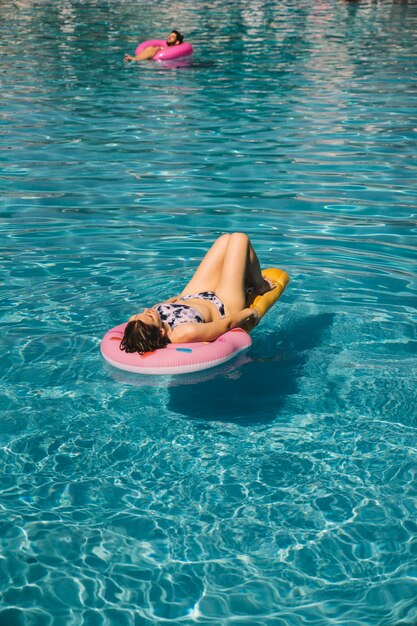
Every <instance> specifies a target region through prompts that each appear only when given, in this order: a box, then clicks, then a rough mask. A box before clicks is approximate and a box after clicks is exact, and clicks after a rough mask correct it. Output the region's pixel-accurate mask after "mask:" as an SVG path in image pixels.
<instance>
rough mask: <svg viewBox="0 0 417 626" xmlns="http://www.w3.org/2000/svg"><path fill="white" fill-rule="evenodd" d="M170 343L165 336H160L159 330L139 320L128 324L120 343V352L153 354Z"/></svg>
mask: <svg viewBox="0 0 417 626" xmlns="http://www.w3.org/2000/svg"><path fill="white" fill-rule="evenodd" d="M169 343H171V342H170V340H169V339H168V337H167V336H166V335H162V334H161V329H160V328H157V327H156V326H151V325H150V324H145V323H144V322H141V321H140V320H133V321H132V322H128V323H127V326H126V328H125V334H124V336H123V339H122V341H121V342H120V350H124V351H125V352H139V354H144V353H145V352H153V351H154V350H157V349H158V348H165V346H167V345H168V344H169Z"/></svg>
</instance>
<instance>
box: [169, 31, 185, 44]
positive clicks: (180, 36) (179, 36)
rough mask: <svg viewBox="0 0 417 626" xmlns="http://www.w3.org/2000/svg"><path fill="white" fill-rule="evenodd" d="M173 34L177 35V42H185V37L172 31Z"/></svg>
mask: <svg viewBox="0 0 417 626" xmlns="http://www.w3.org/2000/svg"><path fill="white" fill-rule="evenodd" d="M171 33H175V35H176V36H177V41H179V42H180V43H182V42H183V41H184V35H181V33H180V32H178V31H177V30H171Z"/></svg>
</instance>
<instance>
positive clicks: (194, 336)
mask: <svg viewBox="0 0 417 626" xmlns="http://www.w3.org/2000/svg"><path fill="white" fill-rule="evenodd" d="M254 318H255V319H256V320H257V319H258V318H259V315H258V312H257V311H255V309H243V310H242V311H239V312H238V313H235V314H234V315H229V316H228V317H225V318H224V319H222V320H216V321H215V322H207V323H205V324H196V323H194V322H185V323H184V324H178V326H176V327H175V328H174V330H173V331H172V333H171V334H170V337H169V338H170V341H171V342H172V343H189V342H191V343H192V342H195V341H214V340H215V339H217V337H220V335H223V334H224V333H226V332H227V331H228V330H231V329H232V328H237V327H238V326H242V325H244V324H245V322H248V321H249V320H252V319H254Z"/></svg>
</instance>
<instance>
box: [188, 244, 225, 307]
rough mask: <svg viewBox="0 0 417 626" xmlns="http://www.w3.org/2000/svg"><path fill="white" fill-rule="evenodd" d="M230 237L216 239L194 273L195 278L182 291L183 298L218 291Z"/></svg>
mask: <svg viewBox="0 0 417 626" xmlns="http://www.w3.org/2000/svg"><path fill="white" fill-rule="evenodd" d="M230 237H231V235H222V236H221V237H219V238H218V239H216V241H215V242H214V243H213V245H212V246H211V248H210V250H209V251H208V252H207V254H206V255H205V256H204V258H203V260H202V261H201V263H200V265H199V266H198V268H197V269H196V271H195V272H194V276H193V277H192V279H191V280H190V282H189V283H188V284H187V285H186V286H185V288H184V289H183V290H182V292H181V295H182V296H188V295H191V294H195V293H199V292H201V291H216V287H217V285H218V283H219V281H220V278H221V275H222V269H223V262H224V257H225V254H226V249H227V244H228V242H229V238H230Z"/></svg>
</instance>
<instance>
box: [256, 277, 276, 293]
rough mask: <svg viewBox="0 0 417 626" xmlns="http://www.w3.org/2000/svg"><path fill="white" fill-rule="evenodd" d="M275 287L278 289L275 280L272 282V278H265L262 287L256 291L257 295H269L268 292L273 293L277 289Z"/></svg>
mask: <svg viewBox="0 0 417 626" xmlns="http://www.w3.org/2000/svg"><path fill="white" fill-rule="evenodd" d="M275 287H276V284H275V283H274V281H273V280H271V279H270V278H264V280H263V284H262V285H260V287H258V289H256V295H257V296H263V295H264V293H268V291H272V290H273V289H275Z"/></svg>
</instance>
